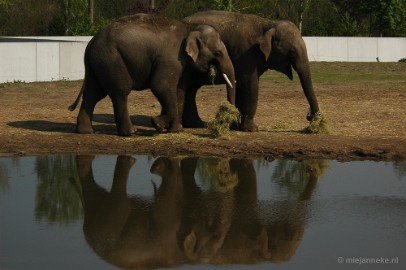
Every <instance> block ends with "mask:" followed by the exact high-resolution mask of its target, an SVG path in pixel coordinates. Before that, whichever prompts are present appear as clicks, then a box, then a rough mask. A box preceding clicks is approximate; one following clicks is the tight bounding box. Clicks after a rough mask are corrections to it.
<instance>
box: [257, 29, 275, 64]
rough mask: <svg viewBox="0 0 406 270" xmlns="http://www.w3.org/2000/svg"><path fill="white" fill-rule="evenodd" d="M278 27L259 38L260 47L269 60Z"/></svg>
mask: <svg viewBox="0 0 406 270" xmlns="http://www.w3.org/2000/svg"><path fill="white" fill-rule="evenodd" d="M275 32H276V29H275V28H271V29H269V30H268V31H266V32H265V34H264V35H263V36H261V37H259V38H258V44H259V49H260V50H261V52H262V53H263V54H264V56H265V60H266V61H267V60H268V58H269V56H270V55H271V52H272V38H273V36H274V35H275Z"/></svg>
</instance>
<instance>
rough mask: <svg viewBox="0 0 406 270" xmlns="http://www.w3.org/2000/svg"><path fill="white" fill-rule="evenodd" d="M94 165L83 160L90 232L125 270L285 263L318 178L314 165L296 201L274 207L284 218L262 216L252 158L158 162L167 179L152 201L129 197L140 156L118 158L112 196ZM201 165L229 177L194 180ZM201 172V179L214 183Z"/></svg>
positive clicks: (98, 248) (94, 243)
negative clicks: (132, 171) (304, 204)
mask: <svg viewBox="0 0 406 270" xmlns="http://www.w3.org/2000/svg"><path fill="white" fill-rule="evenodd" d="M92 160H93V157H92V156H78V157H77V168H78V175H79V178H80V180H81V184H82V196H83V198H82V201H83V206H84V210H85V219H84V226H83V229H84V234H85V237H86V240H87V242H88V244H89V245H90V246H91V247H92V248H93V250H94V251H95V252H96V253H97V254H98V255H99V256H100V257H101V258H102V259H104V260H105V261H107V262H109V263H111V264H114V265H116V266H119V267H125V268H130V267H131V268H157V267H171V266H175V265H179V264H183V263H199V262H204V263H210V264H214V265H222V264H254V263H258V262H263V261H272V262H283V261H287V260H289V259H290V258H291V257H292V256H293V255H294V254H295V252H296V249H297V247H298V245H299V243H300V241H301V239H302V236H303V232H304V218H305V217H304V216H305V214H303V212H302V211H301V210H303V209H301V207H300V206H301V205H302V201H303V200H307V199H310V198H311V194H312V192H313V190H314V188H315V186H316V183H317V180H318V176H319V175H320V174H319V173H318V174H317V175H316V174H314V175H313V176H312V171H313V172H314V171H315V170H312V169H311V168H310V169H309V170H308V172H309V174H310V177H309V181H308V183H307V184H306V187H305V189H304V190H303V191H302V192H301V194H298V197H297V199H296V200H295V201H294V202H287V204H285V205H284V204H278V205H277V206H276V208H277V209H273V210H276V212H278V213H279V214H278V215H276V216H272V217H265V218H264V217H263V216H261V213H260V212H261V207H259V202H258V196H257V182H256V172H255V169H254V166H253V162H252V161H251V160H246V159H225V160H224V159H202V158H201V159H199V158H183V159H180V158H164V157H161V158H158V159H157V160H156V161H155V162H154V164H153V165H152V167H151V172H152V173H154V174H157V175H160V176H161V177H162V181H161V184H160V186H159V187H155V192H154V194H153V196H152V198H142V197H140V196H132V197H129V196H128V195H127V192H126V186H127V180H128V176H129V172H130V169H131V167H132V165H133V164H134V163H135V159H134V158H132V157H128V156H119V157H118V158H117V163H116V168H115V173H114V179H113V183H112V187H111V190H110V191H106V190H105V189H103V188H101V187H100V186H98V184H97V183H96V182H95V179H94V178H93V173H92ZM202 163H203V164H204V165H205V166H203V167H204V168H205V169H204V171H206V172H208V171H218V172H221V175H222V177H223V179H220V178H221V177H220V178H217V180H212V181H209V188H208V189H204V188H202V187H201V186H200V185H199V184H198V183H197V181H196V179H195V173H196V168H201V167H202V166H200V165H201V164H202ZM310 165H311V164H310ZM199 166H200V167H199ZM199 173H200V177H201V178H202V177H206V178H207V177H208V178H210V175H207V174H205V173H203V172H202V171H200V172H199ZM315 175H316V176H315ZM227 178H229V179H233V180H231V184H230V182H226V181H224V179H227ZM213 179H214V178H213ZM216 181H217V185H215V184H213V183H214V182H216ZM214 186H215V188H213V187H214ZM273 207H274V206H272V208H273ZM271 212H272V211H271Z"/></svg>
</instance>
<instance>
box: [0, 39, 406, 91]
mask: <svg viewBox="0 0 406 270" xmlns="http://www.w3.org/2000/svg"><path fill="white" fill-rule="evenodd" d="M90 39H91V37H0V83H4V82H13V81H25V82H33V81H52V80H80V79H83V76H84V65H83V55H84V51H85V48H86V45H87V43H88V42H89V40H90ZM304 40H305V42H306V46H307V51H308V55H309V60H310V61H340V62H376V61H377V59H376V58H377V57H379V60H380V61H381V62H397V61H399V59H401V58H406V38H362V37H304Z"/></svg>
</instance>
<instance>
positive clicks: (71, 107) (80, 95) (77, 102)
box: [68, 78, 86, 112]
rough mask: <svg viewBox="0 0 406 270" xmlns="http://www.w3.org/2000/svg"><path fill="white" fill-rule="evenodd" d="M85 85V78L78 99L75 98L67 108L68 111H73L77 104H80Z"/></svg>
mask: <svg viewBox="0 0 406 270" xmlns="http://www.w3.org/2000/svg"><path fill="white" fill-rule="evenodd" d="M85 84H86V78H85V81H83V85H82V88H81V89H80V92H79V95H78V97H77V98H76V100H75V101H74V102H73V103H72V104H71V105H70V106H69V108H68V109H69V111H71V112H73V111H74V110H75V109H76V107H77V106H78V104H79V102H80V99H81V98H82V95H83V91H84V89H85Z"/></svg>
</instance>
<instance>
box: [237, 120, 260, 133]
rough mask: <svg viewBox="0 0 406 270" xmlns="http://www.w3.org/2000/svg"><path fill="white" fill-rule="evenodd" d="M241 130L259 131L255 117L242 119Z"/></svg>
mask: <svg viewBox="0 0 406 270" xmlns="http://www.w3.org/2000/svg"><path fill="white" fill-rule="evenodd" d="M240 130H241V131H245V132H258V130H259V129H258V126H257V125H256V124H255V123H254V119H242V120H241V125H240Z"/></svg>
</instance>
